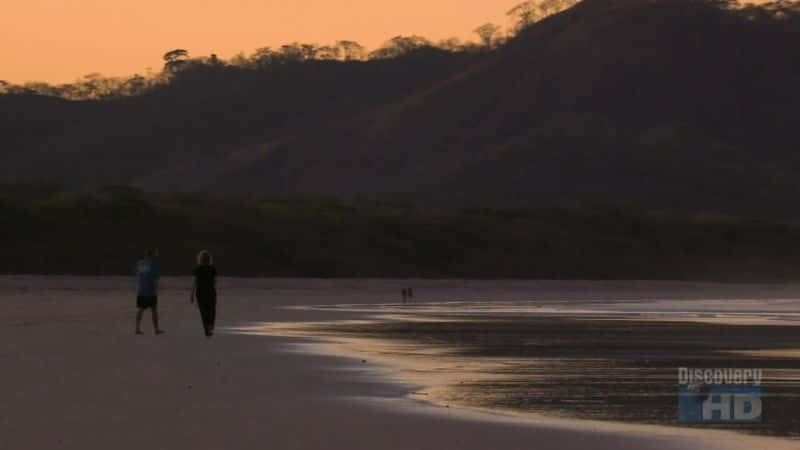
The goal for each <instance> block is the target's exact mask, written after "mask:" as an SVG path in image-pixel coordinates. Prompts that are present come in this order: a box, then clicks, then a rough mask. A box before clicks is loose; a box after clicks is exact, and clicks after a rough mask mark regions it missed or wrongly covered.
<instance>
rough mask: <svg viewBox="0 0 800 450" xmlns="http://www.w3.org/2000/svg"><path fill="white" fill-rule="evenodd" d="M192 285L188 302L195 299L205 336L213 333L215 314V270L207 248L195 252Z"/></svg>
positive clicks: (192, 301)
mask: <svg viewBox="0 0 800 450" xmlns="http://www.w3.org/2000/svg"><path fill="white" fill-rule="evenodd" d="M192 274H193V275H194V285H193V286H192V294H191V297H190V298H189V302H191V303H194V301H195V299H196V300H197V307H198V309H199V310H200V318H201V319H202V321H203V331H204V332H205V334H206V337H211V336H213V335H214V322H215V320H216V316H217V286H216V283H217V270H216V269H215V268H214V258H213V257H212V256H211V253H209V252H208V251H207V250H203V251H201V252H200V253H198V254H197V265H196V266H195V268H194V271H193V272H192Z"/></svg>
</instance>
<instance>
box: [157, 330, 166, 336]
mask: <svg viewBox="0 0 800 450" xmlns="http://www.w3.org/2000/svg"><path fill="white" fill-rule="evenodd" d="M164 333H166V331H164V330H156V335H159V334H164Z"/></svg>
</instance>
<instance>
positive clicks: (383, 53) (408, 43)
mask: <svg viewBox="0 0 800 450" xmlns="http://www.w3.org/2000/svg"><path fill="white" fill-rule="evenodd" d="M432 46H433V44H432V43H431V41H429V40H427V39H426V38H424V37H421V36H395V37H393V38H392V39H390V40H389V41H388V42H387V43H385V44H384V45H383V47H381V48H379V49H377V50H375V51H374V52H372V53H370V57H371V58H375V59H386V58H396V57H398V56H402V55H405V54H408V53H411V52H413V51H415V50H419V49H420V48H423V47H432Z"/></svg>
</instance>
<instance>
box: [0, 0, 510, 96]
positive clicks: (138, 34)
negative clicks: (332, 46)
mask: <svg viewBox="0 0 800 450" xmlns="http://www.w3.org/2000/svg"><path fill="white" fill-rule="evenodd" d="M518 2H519V0H401V1H397V0H393V1H388V0H340V1H331V0H327V1H325V0H305V1H296V0H225V1H222V0H160V1H159V0H138V1H136V2H122V1H114V0H8V3H6V2H4V5H3V7H2V9H1V10H2V12H1V13H0V61H2V65H0V79H4V80H8V81H11V82H14V83H22V82H25V81H33V80H35V81H47V82H51V83H56V82H68V81H73V80H75V79H76V78H78V77H80V76H82V75H85V74H87V73H90V72H101V73H103V74H104V75H130V74H133V73H137V72H139V73H144V70H145V68H147V67H152V68H154V69H156V70H158V69H159V68H160V66H161V55H162V54H163V53H164V52H165V51H167V50H170V49H173V48H177V47H180V48H185V49H187V50H189V52H190V54H192V55H208V54H210V53H212V52H214V53H217V54H219V55H220V56H222V57H230V56H232V55H234V54H236V53H238V52H240V51H244V52H245V53H248V54H249V53H250V52H251V51H252V50H254V49H255V48H257V47H261V46H265V45H270V46H276V45H279V44H281V43H285V42H291V41H301V42H316V43H328V42H332V41H335V40H339V39H350V40H357V41H359V42H361V43H362V44H365V45H367V46H368V47H370V48H374V47H377V46H379V45H380V44H381V43H382V42H383V41H384V40H386V39H387V38H390V37H392V36H396V35H398V34H419V35H423V36H426V37H429V38H432V39H437V40H438V39H443V38H447V37H450V36H458V37H461V38H471V37H472V34H471V32H472V30H473V29H474V28H475V27H477V26H478V25H480V24H482V23H485V22H487V21H493V22H496V23H500V24H503V25H506V24H507V22H506V19H505V12H506V11H507V10H508V9H510V8H511V7H512V6H513V5H515V4H516V3H518Z"/></svg>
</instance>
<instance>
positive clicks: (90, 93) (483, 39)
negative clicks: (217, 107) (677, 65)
mask: <svg viewBox="0 0 800 450" xmlns="http://www.w3.org/2000/svg"><path fill="white" fill-rule="evenodd" d="M579 1H580V0H526V1H524V2H522V3H520V4H518V5H516V6H515V7H514V8H512V9H510V10H509V11H508V12H507V16H508V18H509V22H510V24H509V25H508V26H507V27H506V28H504V27H503V26H500V25H497V24H494V23H486V24H483V25H481V26H479V27H477V28H476V29H475V30H474V32H475V34H476V35H477V37H478V42H473V41H463V40H461V39H459V38H456V37H453V38H449V39H444V40H441V41H438V42H434V41H431V40H429V39H427V38H425V37H422V36H417V35H411V36H395V37H393V38H391V39H389V40H388V41H386V42H385V43H384V44H383V45H382V46H381V47H379V48H377V49H375V50H371V51H370V50H369V49H368V48H367V47H365V46H364V45H362V44H360V43H359V42H356V41H352V40H340V41H336V42H335V43H333V44H327V45H318V44H314V43H298V42H293V43H287V44H284V45H281V46H278V47H274V48H273V47H269V46H267V47H260V48H257V49H256V50H255V51H253V52H252V53H251V54H250V55H245V54H244V53H240V54H238V55H235V56H233V57H232V58H230V59H228V60H224V59H222V58H220V57H218V56H217V55H215V54H211V55H210V56H204V57H191V56H190V55H189V52H188V51H186V50H185V49H181V48H176V49H173V50H170V51H168V52H166V53H165V54H164V55H163V61H164V66H163V69H162V70H161V71H159V72H153V71H151V70H148V71H147V72H146V73H145V74H134V75H132V76H128V77H106V76H103V75H101V74H99V73H90V74H88V75H85V76H84V77H82V78H80V79H78V80H76V81H74V82H72V83H64V84H59V85H52V84H49V83H45V82H27V83H24V84H14V83H10V82H8V81H4V80H0V95H2V94H37V95H47V96H53V97H61V98H65V99H69V100H102V99H113V98H120V97H129V96H135V95H141V94H144V93H146V92H148V91H149V90H150V89H152V88H153V87H155V86H157V85H161V84H165V83H169V81H170V80H171V78H172V77H173V76H174V75H175V74H176V73H177V72H179V71H182V70H187V69H190V68H193V67H198V66H211V67H222V66H232V67H238V68H244V69H256V70H259V69H261V70H263V69H268V68H270V67H274V66H280V65H285V64H293V63H301V62H307V61H339V62H354V61H372V60H381V59H390V58H399V57H402V56H404V55H407V54H409V53H414V52H417V51H421V50H425V49H428V50H438V51H447V52H476V53H477V52H482V51H486V50H490V49H494V48H497V47H499V46H501V45H503V44H504V43H505V42H506V41H508V40H509V39H510V38H512V37H513V36H514V35H516V34H517V33H519V32H521V31H522V30H523V29H525V28H526V27H528V26H531V25H533V24H534V23H535V22H537V21H539V20H542V19H544V18H546V17H548V16H550V15H552V14H556V13H558V12H560V11H563V10H565V9H567V8H570V7H572V6H574V5H575V4H576V3H578V2H579Z"/></svg>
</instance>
